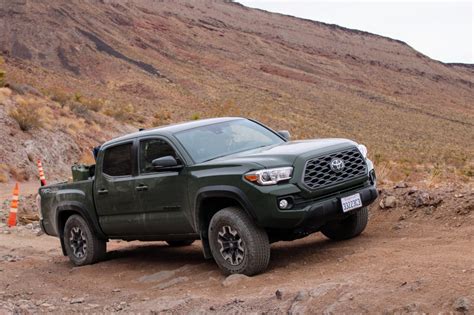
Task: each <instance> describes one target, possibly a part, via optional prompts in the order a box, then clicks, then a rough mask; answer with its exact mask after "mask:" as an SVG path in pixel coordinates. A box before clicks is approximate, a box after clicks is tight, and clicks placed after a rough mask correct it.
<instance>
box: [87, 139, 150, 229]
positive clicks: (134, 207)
mask: <svg viewBox="0 0 474 315" xmlns="http://www.w3.org/2000/svg"><path fill="white" fill-rule="evenodd" d="M134 148H135V147H134V144H133V141H132V140H131V141H130V142H125V143H120V144H116V145H112V146H108V147H106V148H105V149H104V152H103V154H101V155H100V157H101V158H100V159H99V160H98V161H97V167H98V171H97V172H96V174H98V175H97V176H96V178H95V185H94V200H95V205H96V211H97V214H98V216H99V222H100V225H101V227H102V230H103V231H104V233H105V234H106V235H107V236H110V237H114V236H115V237H121V236H131V235H140V234H142V233H143V228H144V222H143V218H141V217H140V210H141V209H140V205H139V201H138V200H137V190H136V184H135V177H134V176H133V175H134V173H135V172H136V150H134Z"/></svg>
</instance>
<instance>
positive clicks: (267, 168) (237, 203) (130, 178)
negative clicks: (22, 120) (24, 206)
mask: <svg viewBox="0 0 474 315" xmlns="http://www.w3.org/2000/svg"><path fill="white" fill-rule="evenodd" d="M289 138H290V135H289V133H288V131H279V132H277V131H274V130H272V129H270V128H268V127H266V126H264V125H263V124H261V123H259V122H257V121H254V120H250V119H245V118H214V119H206V120H199V121H193V122H187V123H181V124H175V125H169V126H164V127H160V128H155V129H150V130H142V131H138V132H136V133H132V134H129V135H125V136H122V137H119V138H117V139H113V140H111V141H109V142H106V143H104V144H102V145H101V146H100V147H99V148H98V149H97V150H96V164H95V165H94V166H93V167H90V168H87V171H88V172H90V174H88V176H85V177H83V178H80V179H79V180H77V181H73V182H64V183H59V184H54V185H49V186H44V187H41V188H40V189H39V196H40V198H39V202H40V208H41V211H40V212H41V226H42V228H43V230H44V231H45V233H46V234H49V235H53V236H57V237H59V239H60V242H61V247H62V250H63V254H64V255H67V256H68V257H69V259H70V260H71V261H72V263H74V264H75V265H78V266H81V265H86V264H92V263H95V262H98V261H100V260H101V259H103V258H104V257H105V254H106V243H107V241H108V240H110V239H121V240H127V241H132V240H140V241H166V242H167V243H168V244H169V245H170V246H186V245H190V244H191V243H193V242H194V241H195V240H198V239H199V240H201V243H202V248H203V253H204V257H205V258H213V259H214V260H215V262H216V263H217V265H218V266H219V267H220V268H221V269H222V271H223V272H224V273H225V274H232V273H241V274H246V275H254V274H258V273H261V272H263V271H264V270H265V269H266V268H267V265H268V263H269V259H270V244H271V243H272V242H277V241H282V240H283V241H291V240H295V239H299V238H302V237H305V236H307V235H309V234H311V233H315V232H318V231H320V232H321V233H323V234H324V235H325V236H327V237H328V238H330V239H332V240H345V239H350V238H353V237H355V236H357V235H359V234H360V233H361V232H362V231H363V230H364V229H365V227H366V225H367V221H368V212H367V206H368V205H369V204H370V203H372V202H373V201H374V200H375V199H376V198H377V189H376V177H375V171H374V168H373V164H372V162H371V161H370V160H369V159H368V158H367V149H366V147H365V146H364V145H361V144H357V143H356V142H353V141H350V140H346V139H314V140H303V141H290V139H289Z"/></svg>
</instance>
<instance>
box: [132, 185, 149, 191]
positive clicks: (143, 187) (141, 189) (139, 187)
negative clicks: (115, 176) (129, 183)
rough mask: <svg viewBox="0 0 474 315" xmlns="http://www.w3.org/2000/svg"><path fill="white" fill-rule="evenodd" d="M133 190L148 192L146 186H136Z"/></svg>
mask: <svg viewBox="0 0 474 315" xmlns="http://www.w3.org/2000/svg"><path fill="white" fill-rule="evenodd" d="M135 189H136V190H137V191H145V190H148V186H146V185H138V186H137V187H135Z"/></svg>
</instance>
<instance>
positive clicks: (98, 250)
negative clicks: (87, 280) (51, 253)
mask: <svg viewBox="0 0 474 315" xmlns="http://www.w3.org/2000/svg"><path fill="white" fill-rule="evenodd" d="M63 241H64V244H65V247H66V253H67V255H68V257H69V260H71V262H72V263H73V264H74V265H76V266H84V265H89V264H93V263H95V262H98V261H100V260H102V259H103V258H104V257H105V253H106V243H105V240H102V239H99V238H98V237H97V236H96V235H95V234H94V232H93V231H92V229H91V228H90V227H89V225H88V224H87V222H86V221H85V220H84V218H83V217H81V216H79V215H77V214H74V215H72V216H70V217H69V218H68V219H67V221H66V224H65V225H64V233H63Z"/></svg>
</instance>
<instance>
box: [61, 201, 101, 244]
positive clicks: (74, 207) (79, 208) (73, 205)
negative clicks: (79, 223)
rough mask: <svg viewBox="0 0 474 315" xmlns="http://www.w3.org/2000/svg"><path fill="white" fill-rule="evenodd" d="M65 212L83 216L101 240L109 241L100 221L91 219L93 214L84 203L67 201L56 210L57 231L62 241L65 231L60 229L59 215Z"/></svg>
mask: <svg viewBox="0 0 474 315" xmlns="http://www.w3.org/2000/svg"><path fill="white" fill-rule="evenodd" d="M64 211H74V212H77V213H78V214H79V215H81V216H82V217H83V218H84V220H86V222H87V224H88V225H89V226H90V227H91V229H92V230H93V231H94V233H95V234H96V235H97V236H98V237H99V238H101V239H104V240H107V239H108V238H107V236H106V235H105V234H104V232H103V231H102V229H101V228H100V226H99V221H98V220H97V219H96V220H94V219H93V218H92V217H91V214H90V213H89V211H87V209H86V208H85V207H84V205H83V204H82V203H80V202H77V201H67V202H64V203H60V204H59V205H58V206H57V208H56V218H55V219H56V229H57V231H58V235H59V237H60V239H61V240H62V235H63V231H61V230H60V228H59V215H60V214H61V213H62V212H64ZM61 242H62V241H61Z"/></svg>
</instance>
